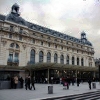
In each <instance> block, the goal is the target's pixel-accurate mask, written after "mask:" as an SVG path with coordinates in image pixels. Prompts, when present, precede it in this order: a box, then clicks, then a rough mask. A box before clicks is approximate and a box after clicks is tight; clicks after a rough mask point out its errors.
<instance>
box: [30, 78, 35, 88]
mask: <svg viewBox="0 0 100 100" xmlns="http://www.w3.org/2000/svg"><path fill="white" fill-rule="evenodd" d="M31 84H32V86H31V90H32V88H33V89H34V90H35V81H34V77H33V78H31Z"/></svg>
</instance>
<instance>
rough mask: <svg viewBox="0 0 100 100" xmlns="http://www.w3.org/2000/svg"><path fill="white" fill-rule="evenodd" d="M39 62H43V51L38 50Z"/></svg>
mask: <svg viewBox="0 0 100 100" xmlns="http://www.w3.org/2000/svg"><path fill="white" fill-rule="evenodd" d="M39 62H43V52H42V51H40V52H39Z"/></svg>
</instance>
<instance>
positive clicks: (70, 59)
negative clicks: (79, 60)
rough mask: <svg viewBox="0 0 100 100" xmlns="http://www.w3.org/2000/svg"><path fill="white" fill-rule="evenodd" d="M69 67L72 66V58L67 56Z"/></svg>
mask: <svg viewBox="0 0 100 100" xmlns="http://www.w3.org/2000/svg"><path fill="white" fill-rule="evenodd" d="M69 65H72V56H71V55H69Z"/></svg>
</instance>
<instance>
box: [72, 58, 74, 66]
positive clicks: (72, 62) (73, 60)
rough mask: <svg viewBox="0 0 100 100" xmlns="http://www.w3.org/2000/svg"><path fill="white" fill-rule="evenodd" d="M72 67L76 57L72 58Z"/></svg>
mask: <svg viewBox="0 0 100 100" xmlns="http://www.w3.org/2000/svg"><path fill="white" fill-rule="evenodd" d="M72 65H74V57H72Z"/></svg>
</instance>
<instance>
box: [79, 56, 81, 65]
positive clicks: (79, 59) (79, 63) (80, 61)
mask: <svg viewBox="0 0 100 100" xmlns="http://www.w3.org/2000/svg"><path fill="white" fill-rule="evenodd" d="M79 66H81V57H79Z"/></svg>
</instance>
